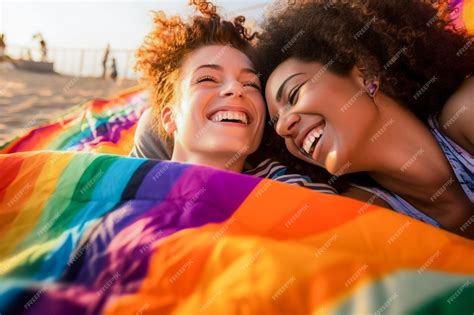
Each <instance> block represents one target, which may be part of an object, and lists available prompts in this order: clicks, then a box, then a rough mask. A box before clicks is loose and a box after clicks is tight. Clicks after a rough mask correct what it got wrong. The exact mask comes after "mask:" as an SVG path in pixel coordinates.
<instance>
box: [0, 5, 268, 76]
mask: <svg viewBox="0 0 474 315" xmlns="http://www.w3.org/2000/svg"><path fill="white" fill-rule="evenodd" d="M213 3H215V4H216V5H217V6H218V7H219V8H220V10H219V13H220V14H222V15H223V16H224V17H235V16H236V15H240V14H242V15H245V16H246V17H247V18H248V20H252V19H254V20H259V18H260V17H261V16H262V15H263V12H264V10H265V8H264V7H265V5H267V4H269V3H270V1H269V0H227V1H225V0H220V1H219V0H217V1H213ZM158 10H163V11H165V12H166V13H167V14H173V15H174V14H179V15H181V16H186V15H189V14H192V13H193V12H194V11H193V7H191V6H189V5H188V0H175V1H172V0H155V1H151V0H141V1H132V0H126V1H124V0H122V1H111V0H99V1H97V0H95V1H90V0H82V1H78V0H50V1H40V0H29V1H25V0H0V32H2V33H5V36H6V37H5V38H6V43H7V54H10V55H11V56H12V57H13V58H28V57H27V49H28V48H32V56H33V59H34V60H39V58H40V57H39V56H40V52H39V44H38V42H37V41H33V40H32V36H33V34H35V33H38V32H41V33H42V34H43V37H44V38H45V40H46V42H47V45H48V49H49V53H48V61H54V69H55V71H58V72H60V73H63V74H70V75H81V76H84V75H91V76H97V75H99V74H100V73H101V71H102V70H101V69H102V65H101V64H102V62H101V60H102V56H103V52H104V49H105V47H106V45H107V43H110V44H111V48H112V54H111V58H115V59H116V60H117V66H118V70H119V76H128V77H134V73H133V70H132V67H133V64H134V51H135V50H136V48H137V47H138V46H139V45H140V43H141V42H142V41H143V39H144V37H145V36H146V34H147V33H148V32H149V31H150V30H151V27H152V14H151V11H158ZM25 47H26V48H25ZM111 58H110V59H111ZM109 61H110V60H109Z"/></svg>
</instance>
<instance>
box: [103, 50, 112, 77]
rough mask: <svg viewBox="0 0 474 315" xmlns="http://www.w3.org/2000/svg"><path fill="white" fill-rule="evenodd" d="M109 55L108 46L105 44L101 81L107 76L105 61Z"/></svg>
mask: <svg viewBox="0 0 474 315" xmlns="http://www.w3.org/2000/svg"><path fill="white" fill-rule="evenodd" d="M109 54H110V44H107V47H106V48H105V53H104V58H103V59H102V79H105V76H106V74H107V61H108V60H109Z"/></svg>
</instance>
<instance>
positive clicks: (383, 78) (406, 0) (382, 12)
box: [257, 0, 474, 176]
mask: <svg viewBox="0 0 474 315" xmlns="http://www.w3.org/2000/svg"><path fill="white" fill-rule="evenodd" d="M456 13H457V12H455V11H454V8H453V7H451V6H450V5H449V1H447V0H441V1H435V0H432V1H430V0H396V1H388V0H309V1H295V0H292V1H289V2H288V3H287V5H284V6H282V4H281V2H280V3H279V4H277V5H275V6H274V7H273V8H272V14H270V15H269V16H267V17H266V19H265V21H264V23H263V25H262V33H261V35H260V36H259V42H258V44H257V52H258V54H259V58H258V62H257V68H258V70H259V71H260V72H261V73H262V80H263V81H265V80H266V79H268V76H269V75H270V74H271V72H272V71H273V70H274V69H275V68H276V67H277V66H278V65H279V64H280V63H282V62H283V61H285V60H286V59H288V58H291V57H294V58H298V59H300V60H303V61H316V62H319V63H321V64H323V65H325V66H327V67H328V70H329V71H331V72H332V73H334V74H337V75H341V76H343V75H347V74H348V73H349V72H350V71H351V69H353V67H354V66H357V67H359V68H360V69H362V70H363V74H364V76H365V78H366V79H369V80H370V79H373V78H378V79H379V80H380V89H381V91H383V92H384V93H386V94H387V95H389V96H390V97H392V98H393V99H395V100H397V101H398V102H400V104H401V105H403V106H405V107H406V108H407V109H409V110H410V111H411V112H413V113H414V114H415V115H416V116H417V117H418V118H419V119H420V120H422V121H423V122H425V123H426V120H427V117H428V116H429V115H430V114H433V113H436V112H438V111H440V110H441V108H442V107H443V105H444V104H445V102H446V100H447V99H448V98H449V96H450V95H452V94H453V92H454V91H455V90H456V89H457V88H458V87H459V86H460V84H461V83H462V81H463V80H464V79H466V78H467V77H469V76H471V75H472V73H473V72H474V45H472V43H473V41H474V36H472V35H469V34H467V33H466V32H465V31H463V30H458V29H456V28H455V26H454V23H453V22H454V19H455V14H456ZM264 83H265V82H264ZM427 85H432V87H430V88H427ZM269 128H270V127H268V125H267V129H269ZM265 135H266V138H265V139H264V143H266V144H270V147H269V148H267V151H268V150H271V148H273V150H275V148H277V147H278V146H282V145H284V144H283V141H282V140H281V139H274V138H275V137H276V135H274V133H273V135H271V133H270V132H268V131H267V132H266V133H265ZM276 151H278V150H276ZM276 158H278V159H279V160H281V161H282V162H285V163H287V164H290V165H291V164H293V165H294V164H298V165H300V166H301V165H305V163H302V162H301V161H298V163H296V162H295V161H294V159H292V158H288V154H281V155H279V156H276ZM306 169H307V170H308V171H309V170H310V169H312V170H314V169H315V167H314V166H312V167H309V166H308V167H306ZM313 172H314V171H313ZM320 176H321V175H320Z"/></svg>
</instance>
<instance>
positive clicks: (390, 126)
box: [365, 96, 457, 208]
mask: <svg viewBox="0 0 474 315" xmlns="http://www.w3.org/2000/svg"><path fill="white" fill-rule="evenodd" d="M379 98H380V101H379ZM377 103H378V105H379V107H380V117H381V119H380V120H379V121H380V123H379V124H378V126H376V127H375V128H374V130H375V132H376V134H377V135H378V137H377V138H376V139H374V141H372V140H370V141H368V146H367V150H366V153H367V154H366V155H365V160H367V161H370V162H369V163H370V165H367V168H366V169H367V170H368V174H369V176H371V177H372V178H373V179H374V180H375V181H377V182H378V183H379V184H380V185H382V186H383V187H385V188H386V189H388V190H390V191H392V192H394V193H396V194H398V195H400V196H401V197H402V198H404V199H406V200H408V201H410V202H411V203H412V204H413V205H415V206H420V207H421V208H423V207H429V206H431V207H432V201H431V198H432V197H433V195H434V194H435V193H436V192H437V191H438V190H439V189H440V188H441V187H443V185H445V184H446V183H447V182H449V181H453V180H454V181H455V182H456V181H457V180H456V178H455V175H454V173H453V171H452V169H451V166H450V164H449V162H448V160H447V159H446V157H445V156H444V153H443V152H442V150H441V148H440V146H439V144H438V143H437V141H436V139H435V138H434V136H433V135H432V134H431V131H430V130H429V129H428V127H426V126H425V125H424V124H423V123H422V122H421V121H419V120H418V119H417V118H416V117H415V116H414V115H413V114H412V113H410V112H409V111H407V110H405V109H404V108H403V107H402V106H401V105H399V104H397V103H395V102H394V101H393V100H391V99H389V98H387V97H384V96H380V97H378V99H377ZM368 156H370V157H371V158H370V159H367V157H368ZM448 195H449V194H446V195H445V196H444V197H443V198H448V199H449V197H448ZM440 200H441V199H440Z"/></svg>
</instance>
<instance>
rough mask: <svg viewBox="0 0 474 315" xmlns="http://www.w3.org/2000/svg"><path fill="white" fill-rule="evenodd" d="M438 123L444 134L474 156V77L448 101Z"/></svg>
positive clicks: (464, 83)
mask: <svg viewBox="0 0 474 315" xmlns="http://www.w3.org/2000/svg"><path fill="white" fill-rule="evenodd" d="M438 122H439V125H440V129H441V131H442V132H443V133H445V134H446V135H447V136H448V137H449V138H451V139H452V140H453V141H454V142H456V143H457V144H458V145H460V146H461V147H463V148H464V149H465V150H467V151H468V152H469V153H471V154H474V77H470V78H468V79H466V80H465V81H464V82H463V84H462V85H461V86H460V87H459V89H458V90H457V91H456V92H455V93H454V94H453V95H452V96H451V97H450V98H449V99H448V101H447V102H446V104H445V106H444V107H443V109H442V110H441V113H440V114H439V116H438Z"/></svg>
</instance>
